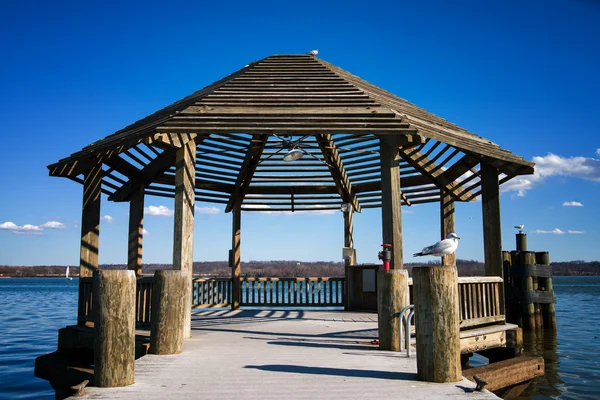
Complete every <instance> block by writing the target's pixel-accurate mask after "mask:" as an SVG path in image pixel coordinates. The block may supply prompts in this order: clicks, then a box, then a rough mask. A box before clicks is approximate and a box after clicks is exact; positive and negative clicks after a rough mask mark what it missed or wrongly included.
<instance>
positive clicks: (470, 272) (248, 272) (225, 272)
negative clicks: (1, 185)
mask: <svg viewBox="0 0 600 400" xmlns="http://www.w3.org/2000/svg"><path fill="white" fill-rule="evenodd" d="M427 264H429V265H432V264H433V265H435V264H439V260H438V259H432V260H431V261H429V262H428V263H407V264H405V265H404V266H405V268H406V269H407V270H408V271H409V273H410V274H412V268H413V267H415V266H418V265H427ZM456 265H457V267H458V274H459V276H482V275H484V265H483V263H482V262H479V261H474V260H457V261H456ZM100 268H101V269H125V268H126V266H125V265H123V264H103V265H101V266H100ZM170 268H172V265H171V264H144V266H143V272H144V275H153V274H154V271H156V270H160V269H170ZM65 269H66V267H65V266H60V265H51V266H33V267H31V266H7V265H0V277H2V276H4V277H41V276H44V277H60V276H65ZM241 269H242V276H244V277H256V278H259V277H307V276H313V277H317V276H328V277H343V276H344V264H343V263H342V262H333V261H314V262H303V261H280V260H272V261H248V262H242V266H241ZM552 273H553V274H554V275H557V276H559V275H600V261H592V262H587V261H566V262H555V263H552ZM70 274H71V275H73V276H77V275H79V267H71V268H70ZM194 275H196V276H210V277H229V276H231V269H230V268H229V267H228V264H227V262H226V261H201V262H194Z"/></svg>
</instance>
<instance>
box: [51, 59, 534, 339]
mask: <svg viewBox="0 0 600 400" xmlns="http://www.w3.org/2000/svg"><path fill="white" fill-rule="evenodd" d="M48 169H49V171H50V175H51V176H60V177H66V178H69V179H71V180H74V181H76V182H79V183H81V184H83V210H82V223H81V261H80V276H81V277H90V276H91V275H92V272H93V271H94V270H96V269H97V268H98V243H99V234H100V232H99V226H100V203H101V201H100V197H101V196H100V195H101V193H105V194H106V195H108V199H109V200H111V201H117V202H125V201H128V202H129V203H130V212H129V218H130V220H129V254H128V268H129V269H131V270H135V271H136V274H137V275H138V276H141V273H142V231H143V210H144V196H145V195H153V196H163V197H170V198H174V199H175V218H174V243H173V267H174V269H179V270H185V271H188V273H189V276H190V277H191V274H192V261H193V242H194V203H195V201H202V202H208V203H215V204H222V205H224V207H225V211H226V212H231V213H232V220H233V234H232V247H231V249H232V250H231V254H230V263H231V265H232V280H231V283H232V289H233V290H232V303H231V304H232V307H233V308H237V307H239V304H240V296H241V295H240V289H241V288H240V240H241V235H240V232H241V231H240V220H241V217H240V216H241V212H242V211H247V212H252V211H292V212H295V211H311V210H329V209H336V210H339V209H340V207H341V206H342V207H344V209H345V212H344V213H343V216H344V227H345V229H344V246H345V247H346V248H349V249H352V248H353V240H352V231H353V223H352V220H353V213H354V212H361V210H362V209H366V208H381V215H382V230H383V232H382V239H383V243H389V244H391V245H392V260H391V269H392V270H397V269H402V268H403V255H402V207H404V206H411V205H415V204H420V203H429V202H439V203H440V215H441V236H442V237H444V236H445V235H446V234H447V233H449V232H452V231H454V202H457V201H472V200H474V199H475V198H476V197H477V196H480V195H481V199H482V212H483V237H484V254H485V266H486V275H495V276H502V242H501V226H500V195H499V186H500V184H502V183H503V182H506V181H508V180H510V179H511V178H514V177H515V176H518V175H524V174H532V173H533V163H531V162H529V161H526V160H524V159H523V158H521V157H519V156H516V155H514V154H512V153H511V152H509V151H507V150H504V149H502V148H500V147H499V146H498V145H496V144H494V143H492V142H491V141H489V140H486V139H484V138H482V137H479V136H477V135H475V134H473V133H470V132H468V131H466V130H465V129H462V128H460V127H458V126H456V125H454V124H452V123H449V122H447V121H446V120H444V119H442V118H439V117H437V116H435V115H433V114H431V113H429V112H427V111H425V110H423V109H421V108H419V107H417V106H415V105H413V104H411V103H409V102H408V101H406V100H403V99H401V98H399V97H397V96H395V95H393V94H391V93H389V92H386V91H385V90H382V89H380V88H378V87H377V86H374V85H372V84H370V83H368V82H366V81H364V80H362V79H360V78H358V77H357V76H354V75H352V74H350V73H348V72H346V71H344V70H342V69H340V68H338V67H336V66H334V65H332V64H329V63H327V62H325V61H323V60H321V59H318V58H316V57H314V56H312V55H273V56H270V57H267V58H264V59H261V60H259V61H255V62H252V63H250V64H249V65H246V66H245V67H244V68H242V69H241V70H239V71H237V72H235V73H233V74H231V75H229V76H227V77H226V78H224V79H222V80H220V81H218V82H215V83H213V84H211V85H209V86H207V87H205V88H204V89H202V90H200V91H197V92H195V93H193V94H191V95H190V96H187V97H185V98H183V99H181V100H179V101H177V102H176V103H174V104H172V105H170V106H168V107H165V108H164V109H162V110H159V111H157V112H155V113H154V114H152V115H149V116H148V117H146V118H144V119H141V120H139V121H137V122H135V123H134V124H132V125H130V126H128V127H126V128H124V129H122V130H120V131H118V132H116V133H114V134H112V135H110V136H107V137H106V138H104V139H101V140H98V141H96V142H94V143H92V144H90V145H89V146H87V147H85V148H83V149H82V150H81V151H78V152H76V153H73V154H71V155H70V156H69V157H67V158H64V159H61V160H60V161H58V162H57V163H55V164H52V165H49V166H48ZM349 254H351V252H349ZM352 263H353V259H352V257H350V258H349V260H348V261H347V264H348V265H350V264H352ZM454 263H455V260H454V259H453V257H451V256H448V257H446V259H445V260H444V264H445V265H452V264H454ZM190 290H191V289H190ZM80 293H81V292H80ZM80 302H81V299H80ZM187 327H188V329H189V315H188V317H187Z"/></svg>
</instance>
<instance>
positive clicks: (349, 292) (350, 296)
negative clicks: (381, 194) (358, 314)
mask: <svg viewBox="0 0 600 400" xmlns="http://www.w3.org/2000/svg"><path fill="white" fill-rule="evenodd" d="M342 214H343V215H344V247H346V248H351V249H353V248H354V210H353V209H352V207H350V210H349V211H348V212H344V213H342ZM355 263H356V260H355V253H354V252H352V255H350V257H348V258H345V259H344V277H345V279H344V309H345V310H346V311H347V310H349V309H351V308H352V307H353V304H354V298H355V296H356V293H355V292H356V291H355V288H354V279H353V276H352V271H351V267H350V266H351V265H354V264H355Z"/></svg>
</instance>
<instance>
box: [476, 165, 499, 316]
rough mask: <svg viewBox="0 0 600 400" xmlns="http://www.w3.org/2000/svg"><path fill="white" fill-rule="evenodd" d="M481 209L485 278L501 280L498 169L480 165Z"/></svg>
mask: <svg viewBox="0 0 600 400" xmlns="http://www.w3.org/2000/svg"><path fill="white" fill-rule="evenodd" d="M480 170H481V209H482V213H483V252H484V262H485V275H486V276H499V277H501V278H503V276H504V272H503V258H502V227H501V224H500V185H499V183H498V169H497V168H495V167H492V166H490V165H488V164H485V163H481V166H480ZM500 292H501V293H499V296H500V300H501V303H500V309H501V314H504V301H503V299H504V286H503V285H500Z"/></svg>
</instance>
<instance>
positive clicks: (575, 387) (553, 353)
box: [0, 277, 600, 399]
mask: <svg viewBox="0 0 600 400" xmlns="http://www.w3.org/2000/svg"><path fill="white" fill-rule="evenodd" d="M77 283H78V281H77V279H74V280H72V281H68V280H66V279H64V278H19V279H0V399H16V398H19V399H44V398H46V399H53V398H54V390H53V389H52V387H51V386H50V384H49V383H48V382H46V381H44V380H42V379H38V378H36V377H34V375H33V368H34V362H35V358H36V357H38V356H41V355H43V354H47V353H51V352H53V351H55V350H56V344H57V338H58V329H59V328H62V327H64V326H66V325H72V324H75V323H76V317H75V316H76V311H77ZM554 290H555V293H556V297H557V303H556V319H557V325H558V329H557V332H558V333H557V334H552V333H548V332H546V333H545V334H543V335H526V336H525V338H524V339H525V348H526V351H527V352H530V353H535V354H539V355H542V356H544V359H545V361H546V371H545V372H546V375H545V376H544V377H541V378H537V379H536V380H534V382H533V383H532V384H531V385H530V386H529V388H527V390H526V391H525V393H524V396H525V397H526V398H531V399H548V398H557V397H560V398H565V399H597V398H600V312H599V311H600V310H599V307H600V302H599V301H598V300H599V298H600V277H554Z"/></svg>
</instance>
